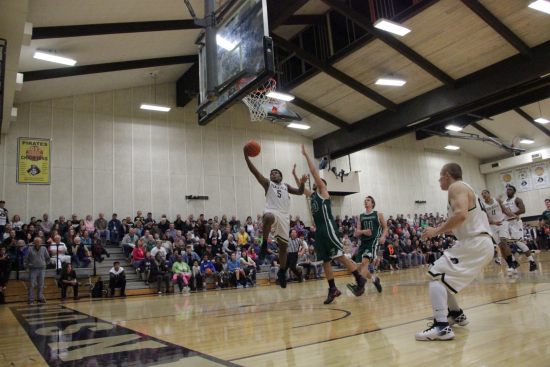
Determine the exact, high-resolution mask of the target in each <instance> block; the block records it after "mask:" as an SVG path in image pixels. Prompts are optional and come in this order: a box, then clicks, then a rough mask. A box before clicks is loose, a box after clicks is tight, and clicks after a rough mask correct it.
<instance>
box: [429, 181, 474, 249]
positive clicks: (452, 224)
mask: <svg viewBox="0 0 550 367" xmlns="http://www.w3.org/2000/svg"><path fill="white" fill-rule="evenodd" d="M449 202H450V203H451V209H452V210H453V213H452V214H451V215H450V216H449V219H447V221H446V222H445V223H444V224H443V225H441V226H439V227H437V228H434V227H426V229H425V230H424V232H422V239H423V240H425V239H426V238H432V237H436V236H438V235H440V234H442V233H446V232H449V231H452V230H453V229H455V228H456V227H458V226H460V225H461V224H462V223H463V222H464V221H465V220H466V218H468V188H467V187H466V186H464V185H459V184H452V185H451V186H449Z"/></svg>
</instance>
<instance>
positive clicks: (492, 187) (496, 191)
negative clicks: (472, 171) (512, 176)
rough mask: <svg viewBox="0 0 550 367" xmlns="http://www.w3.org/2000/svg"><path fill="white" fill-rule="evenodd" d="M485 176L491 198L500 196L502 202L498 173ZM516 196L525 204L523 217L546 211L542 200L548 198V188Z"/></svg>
mask: <svg viewBox="0 0 550 367" xmlns="http://www.w3.org/2000/svg"><path fill="white" fill-rule="evenodd" d="M485 176H486V178H487V188H488V190H489V191H490V192H491V196H493V197H496V196H500V197H501V198H502V200H505V199H506V194H504V192H503V190H502V186H501V185H500V173H499V172H494V173H490V174H488V175H485ZM517 196H518V197H520V198H521V199H522V200H523V203H524V204H525V214H523V216H531V215H538V216H540V215H541V214H542V212H543V211H545V210H546V205H544V199H547V198H550V188H545V189H538V190H531V191H524V192H518V193H517Z"/></svg>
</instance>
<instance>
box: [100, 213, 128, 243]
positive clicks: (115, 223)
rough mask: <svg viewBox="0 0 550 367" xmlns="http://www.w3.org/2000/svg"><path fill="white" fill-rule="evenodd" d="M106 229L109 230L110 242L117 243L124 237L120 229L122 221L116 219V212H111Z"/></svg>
mask: <svg viewBox="0 0 550 367" xmlns="http://www.w3.org/2000/svg"><path fill="white" fill-rule="evenodd" d="M100 216H101V214H100ZM96 222H97V220H96ZM107 229H108V230H109V237H110V238H111V243H116V244H118V243H119V242H120V240H121V239H122V238H123V237H124V234H123V231H122V223H121V222H120V221H119V220H118V219H117V215H116V213H114V214H113V216H112V219H111V220H110V221H109V224H108V225H107Z"/></svg>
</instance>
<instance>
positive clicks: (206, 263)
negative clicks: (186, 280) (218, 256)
mask: <svg viewBox="0 0 550 367" xmlns="http://www.w3.org/2000/svg"><path fill="white" fill-rule="evenodd" d="M200 269H201V277H202V284H203V286H202V287H203V290H206V279H207V278H209V277H212V278H214V282H215V283H216V289H220V286H219V284H218V273H217V272H216V268H215V267H214V264H212V262H211V261H210V259H209V258H208V255H207V254H204V256H203V257H202V262H201V264H200Z"/></svg>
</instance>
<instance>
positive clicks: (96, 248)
mask: <svg viewBox="0 0 550 367" xmlns="http://www.w3.org/2000/svg"><path fill="white" fill-rule="evenodd" d="M102 255H106V256H107V257H111V255H110V254H109V253H108V252H107V250H106V249H105V247H103V245H102V244H101V241H100V240H99V239H98V240H97V241H93V243H92V256H93V258H94V260H95V261H97V262H103V260H105V258H104V257H103V256H102Z"/></svg>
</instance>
